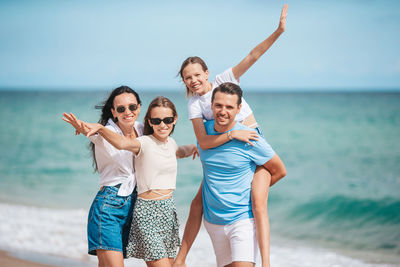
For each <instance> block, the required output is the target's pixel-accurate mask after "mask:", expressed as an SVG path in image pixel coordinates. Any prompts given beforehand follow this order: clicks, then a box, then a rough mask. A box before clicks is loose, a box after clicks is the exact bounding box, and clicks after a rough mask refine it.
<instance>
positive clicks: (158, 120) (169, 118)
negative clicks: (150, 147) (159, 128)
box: [150, 117, 175, 125]
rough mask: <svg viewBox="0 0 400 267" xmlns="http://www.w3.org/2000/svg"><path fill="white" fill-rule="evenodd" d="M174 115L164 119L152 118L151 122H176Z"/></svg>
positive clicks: (155, 123)
mask: <svg viewBox="0 0 400 267" xmlns="http://www.w3.org/2000/svg"><path fill="white" fill-rule="evenodd" d="M174 120H175V119H174V117H165V118H164V119H159V118H150V122H151V124H154V125H159V124H161V122H164V123H165V124H171V123H173V122H174Z"/></svg>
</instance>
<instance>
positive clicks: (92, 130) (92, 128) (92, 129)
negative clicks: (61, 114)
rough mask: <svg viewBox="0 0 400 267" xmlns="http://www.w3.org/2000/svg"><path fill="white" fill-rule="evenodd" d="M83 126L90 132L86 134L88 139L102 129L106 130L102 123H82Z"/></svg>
mask: <svg viewBox="0 0 400 267" xmlns="http://www.w3.org/2000/svg"><path fill="white" fill-rule="evenodd" d="M82 124H83V126H84V127H85V128H86V129H88V131H87V133H86V136H87V137H89V136H91V135H94V134H96V133H97V132H98V131H99V130H100V129H101V128H104V125H102V124H100V123H88V122H82Z"/></svg>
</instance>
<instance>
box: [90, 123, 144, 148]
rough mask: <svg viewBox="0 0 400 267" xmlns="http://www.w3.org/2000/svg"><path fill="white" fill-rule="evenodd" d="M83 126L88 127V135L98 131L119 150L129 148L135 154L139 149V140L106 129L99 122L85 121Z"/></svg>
mask: <svg viewBox="0 0 400 267" xmlns="http://www.w3.org/2000/svg"><path fill="white" fill-rule="evenodd" d="M84 124H85V126H86V127H88V128H89V129H90V131H89V133H88V135H91V134H93V133H96V132H97V133H99V134H100V135H101V136H103V137H104V139H106V140H107V141H108V142H109V143H110V144H111V145H113V146H114V147H115V148H116V149H119V150H129V151H131V152H133V153H135V154H137V153H139V151H140V142H139V141H138V140H137V139H136V138H135V139H130V138H126V137H124V136H122V135H120V134H117V133H116V132H113V131H111V130H110V129H107V128H106V127H104V126H103V125H101V124H99V123H85V122H84Z"/></svg>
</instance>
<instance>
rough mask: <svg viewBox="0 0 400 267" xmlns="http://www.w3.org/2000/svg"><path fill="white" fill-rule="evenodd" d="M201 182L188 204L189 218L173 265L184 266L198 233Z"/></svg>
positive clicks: (200, 213)
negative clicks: (190, 202)
mask: <svg viewBox="0 0 400 267" xmlns="http://www.w3.org/2000/svg"><path fill="white" fill-rule="evenodd" d="M202 186H203V182H202V183H201V184H200V188H199V190H198V191H197V194H196V196H195V197H194V199H193V200H192V204H191V205H190V212H189V218H188V219H187V222H186V225H185V231H184V233H183V238H182V244H181V247H180V249H179V252H178V255H177V256H176V259H175V262H174V265H173V266H174V267H186V263H185V261H186V256H187V254H188V253H189V250H190V248H191V247H192V244H193V242H194V240H195V239H196V236H197V234H198V233H199V230H200V226H201V220H202V216H203V194H202Z"/></svg>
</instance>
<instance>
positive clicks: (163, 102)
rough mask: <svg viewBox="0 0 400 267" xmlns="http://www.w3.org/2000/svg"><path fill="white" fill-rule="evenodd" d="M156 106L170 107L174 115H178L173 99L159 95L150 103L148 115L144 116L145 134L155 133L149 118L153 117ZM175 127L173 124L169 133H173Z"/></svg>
mask: <svg viewBox="0 0 400 267" xmlns="http://www.w3.org/2000/svg"><path fill="white" fill-rule="evenodd" d="M156 107H164V108H170V109H171V110H172V115H173V116H174V117H178V113H177V112H176V108H175V105H174V103H172V101H171V100H169V99H168V98H166V97H164V96H157V97H156V98H154V99H153V101H151V103H150V104H149V107H148V108H147V112H146V115H145V116H144V130H143V134H144V135H150V134H153V133H154V130H153V128H152V127H151V126H150V123H149V120H150V118H151V111H152V110H153V108H156ZM174 129H175V125H173V126H172V131H171V132H170V133H169V135H171V134H172V133H173V132H174Z"/></svg>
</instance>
